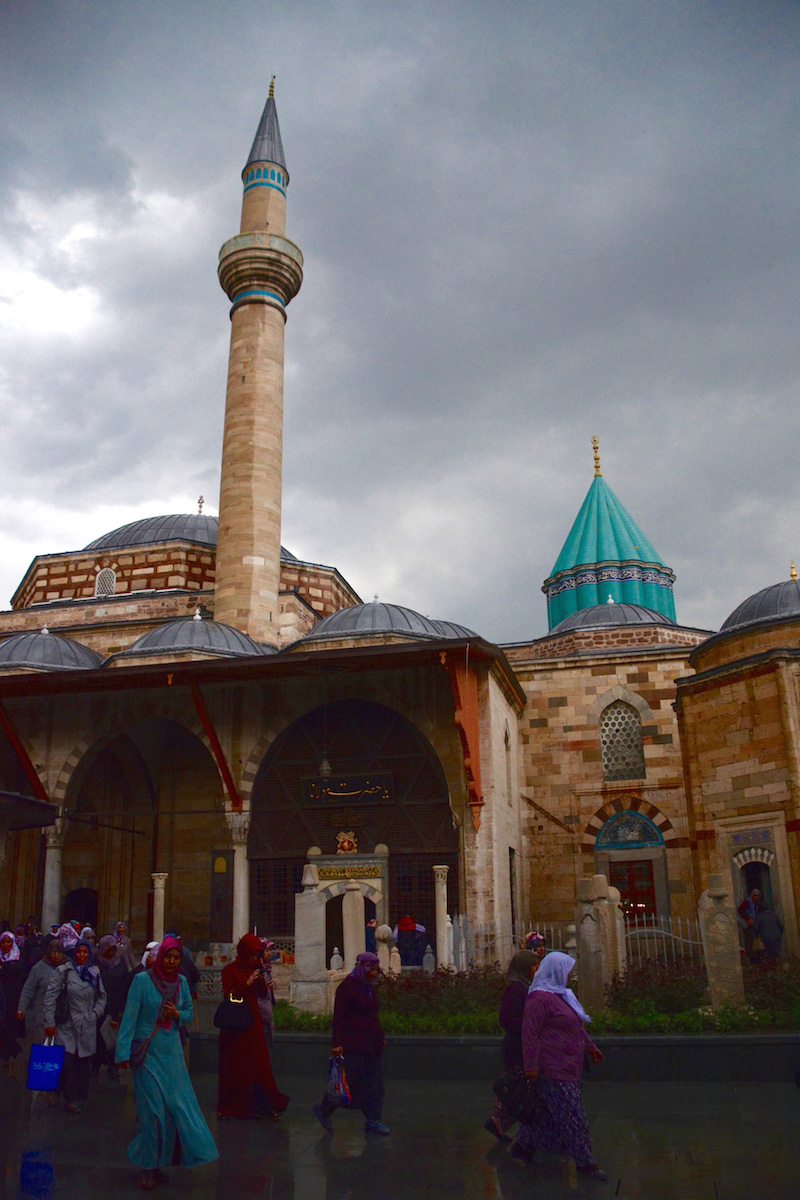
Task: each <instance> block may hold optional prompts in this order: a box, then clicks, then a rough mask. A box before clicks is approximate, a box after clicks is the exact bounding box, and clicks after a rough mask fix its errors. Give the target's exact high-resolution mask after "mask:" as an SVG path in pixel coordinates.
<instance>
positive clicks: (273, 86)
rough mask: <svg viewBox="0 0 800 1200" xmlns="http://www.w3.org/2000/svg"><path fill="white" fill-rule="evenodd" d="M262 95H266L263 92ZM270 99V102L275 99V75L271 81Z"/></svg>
mask: <svg viewBox="0 0 800 1200" xmlns="http://www.w3.org/2000/svg"><path fill="white" fill-rule="evenodd" d="M261 95H262V96H263V95H264V93H263V92H262V93H261ZM269 98H270V100H274V99H275V76H274V75H273V76H272V79H270V81H269Z"/></svg>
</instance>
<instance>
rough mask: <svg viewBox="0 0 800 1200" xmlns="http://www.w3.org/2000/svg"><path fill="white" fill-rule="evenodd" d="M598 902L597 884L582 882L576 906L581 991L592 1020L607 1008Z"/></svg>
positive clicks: (582, 999)
mask: <svg viewBox="0 0 800 1200" xmlns="http://www.w3.org/2000/svg"><path fill="white" fill-rule="evenodd" d="M594 901H595V892H594V880H593V879H579V880H578V894H577V900H576V905H575V938H576V941H577V950H578V965H577V984H578V987H577V991H578V995H579V996H580V999H581V1003H582V1004H583V1006H584V1007H585V1008H586V1010H587V1011H588V1013H589V1015H590V1016H591V1014H592V1011H593V1010H594V1011H597V1009H600V1008H603V1007H604V1006H605V1002H606V997H605V986H604V983H603V974H604V972H603V936H602V931H601V930H600V928H599V924H598V917H597V912H596V910H595V903H594ZM574 974H575V971H573V975H574Z"/></svg>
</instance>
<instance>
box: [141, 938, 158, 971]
mask: <svg viewBox="0 0 800 1200" xmlns="http://www.w3.org/2000/svg"><path fill="white" fill-rule="evenodd" d="M160 945H161V943H160V942H148V943H147V945H146V946H145V949H144V954H143V955H142V966H143V967H144V968H145V970H147V960H148V958H149V957H150V955H151V954H152V955H154V956H155V955H156V953H157V951H158V947H159V946H160Z"/></svg>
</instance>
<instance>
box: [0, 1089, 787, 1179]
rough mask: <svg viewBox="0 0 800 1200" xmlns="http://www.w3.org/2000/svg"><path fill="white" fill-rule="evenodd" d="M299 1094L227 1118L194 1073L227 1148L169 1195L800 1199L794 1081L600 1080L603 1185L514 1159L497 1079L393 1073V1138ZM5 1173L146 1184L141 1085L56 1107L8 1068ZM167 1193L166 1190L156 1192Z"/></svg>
mask: <svg viewBox="0 0 800 1200" xmlns="http://www.w3.org/2000/svg"><path fill="white" fill-rule="evenodd" d="M281 1082H282V1084H283V1085H284V1086H285V1088H286V1090H287V1091H288V1092H289V1093H290V1094H291V1095H292V1104H291V1106H290V1108H289V1110H288V1112H287V1113H286V1114H285V1116H284V1118H283V1120H282V1121H281V1123H280V1124H277V1125H273V1124H271V1123H269V1122H226V1123H223V1124H220V1125H218V1124H217V1122H216V1119H215V1117H214V1116H213V1112H214V1101H215V1090H216V1081H215V1079H214V1077H213V1076H211V1075H198V1076H196V1077H195V1083H196V1086H197V1091H198V1095H199V1098H200V1101H201V1103H202V1105H203V1109H204V1111H205V1113H206V1115H207V1117H208V1119H209V1124H210V1126H211V1129H212V1132H213V1133H214V1135H215V1137H216V1138H217V1143H218V1145H219V1148H220V1153H221V1159H220V1161H219V1162H218V1163H214V1164H212V1165H209V1166H207V1167H203V1168H201V1169H200V1170H197V1171H193V1172H190V1171H183V1170H179V1169H175V1170H174V1171H172V1172H171V1176H172V1178H171V1183H170V1186H169V1189H168V1191H167V1190H165V1189H164V1188H159V1189H158V1193H162V1194H164V1195H169V1196H172V1197H176V1198H177V1197H182V1196H185V1197H190V1196H191V1197H192V1200H206V1198H208V1200H212V1198H213V1200H376V1198H379V1200H416V1198H417V1197H419V1198H430V1200H434V1198H436V1200H462V1198H463V1200H479V1198H480V1200H512V1198H516V1197H519V1198H520V1200H557V1198H560V1200H564V1198H567V1197H576V1196H586V1197H594V1196H597V1197H600V1196H609V1197H611V1196H613V1197H625V1198H628V1200H630V1198H633V1197H641V1198H642V1200H791V1198H792V1197H793V1196H796V1195H798V1194H800V1184H798V1182H797V1180H798V1177H799V1172H798V1167H800V1161H799V1160H800V1150H799V1149H798V1138H797V1132H796V1130H797V1121H798V1115H800V1092H798V1091H797V1089H796V1088H795V1087H794V1086H793V1085H792V1084H786V1083H780V1084H777V1083H776V1084H763V1083H757V1084H719V1083H714V1084H701V1083H680V1084H678V1083H674V1084H664V1083H661V1084H654V1085H652V1086H650V1085H647V1084H641V1083H635V1084H634V1083H596V1082H589V1083H587V1085H586V1091H585V1095H586V1103H587V1110H588V1113H589V1118H590V1124H591V1127H592V1133H593V1137H594V1143H595V1151H596V1154H597V1159H598V1161H599V1163H600V1164H601V1166H603V1167H604V1168H605V1169H606V1170H607V1171H608V1175H609V1182H608V1183H607V1184H600V1183H593V1182H591V1181H588V1180H585V1179H582V1178H581V1177H578V1176H576V1173H575V1169H574V1166H573V1165H572V1164H571V1163H569V1162H567V1161H565V1160H561V1159H558V1158H549V1159H544V1160H543V1161H542V1162H541V1163H539V1164H537V1165H535V1166H532V1167H521V1166H518V1165H517V1164H516V1163H515V1162H514V1161H513V1160H512V1159H510V1158H509V1156H508V1153H507V1150H506V1148H505V1147H504V1146H501V1145H498V1144H497V1143H495V1142H494V1141H493V1139H492V1138H490V1137H489V1135H488V1134H487V1133H486V1132H485V1131H484V1130H483V1128H482V1125H483V1121H484V1120H485V1118H486V1116H487V1114H488V1112H489V1102H490V1092H489V1087H488V1085H487V1086H486V1087H483V1086H481V1085H480V1084H478V1083H436V1082H431V1081H402V1082H400V1081H398V1082H392V1083H391V1084H390V1085H389V1088H388V1091H387V1103H386V1109H385V1113H384V1116H385V1119H386V1122H387V1124H389V1125H390V1126H391V1129H392V1133H391V1136H390V1137H388V1138H367V1137H365V1135H364V1131H363V1122H362V1121H361V1120H360V1119H359V1117H358V1115H357V1114H355V1113H345V1112H341V1113H337V1114H336V1116H335V1118H334V1124H335V1131H334V1133H333V1135H329V1134H326V1133H325V1132H324V1131H323V1130H322V1129H321V1128H320V1126H319V1125H318V1124H317V1122H316V1121H315V1120H314V1118H313V1116H312V1115H311V1104H312V1103H313V1102H314V1100H316V1099H318V1096H319V1092H320V1088H321V1081H320V1084H317V1083H315V1081H313V1080H310V1079H307V1078H297V1079H291V1078H289V1079H283V1080H282V1081H281ZM0 1121H1V1122H2V1124H1V1125H0V1129H1V1132H0V1171H2V1180H3V1185H4V1193H3V1194H4V1195H5V1196H8V1197H14V1198H15V1200H34V1198H35V1200H96V1198H97V1200H99V1198H100V1197H102V1198H103V1200H108V1198H109V1197H114V1198H116V1197H120V1196H125V1195H131V1196H133V1195H135V1194H137V1193H138V1190H139V1189H138V1175H137V1172H136V1171H135V1170H134V1168H133V1167H131V1165H130V1164H129V1163H128V1161H127V1159H126V1156H125V1147H126V1145H127V1144H128V1142H129V1141H130V1140H131V1137H132V1136H133V1133H134V1127H135V1110H134V1105H133V1090H132V1087H131V1085H130V1082H128V1083H127V1084H124V1085H119V1084H115V1083H113V1082H111V1081H108V1080H106V1079H105V1078H101V1079H100V1080H98V1081H95V1082H94V1083H93V1085H92V1092H91V1096H90V1100H89V1103H88V1105H87V1106H86V1109H85V1111H84V1113H83V1114H82V1115H81V1116H68V1115H66V1114H65V1113H63V1112H61V1111H60V1110H54V1109H51V1108H50V1106H49V1105H48V1103H47V1100H46V1098H45V1097H41V1096H39V1095H37V1096H35V1097H34V1096H32V1094H31V1093H29V1092H26V1091H25V1088H24V1087H23V1086H22V1084H21V1083H20V1082H19V1081H18V1080H16V1079H13V1078H5V1077H3V1078H0ZM158 1193H157V1194H158Z"/></svg>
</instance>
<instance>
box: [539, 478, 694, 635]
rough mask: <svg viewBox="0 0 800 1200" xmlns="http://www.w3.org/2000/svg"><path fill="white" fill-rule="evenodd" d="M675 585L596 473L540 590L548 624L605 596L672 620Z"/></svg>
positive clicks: (590, 605)
mask: <svg viewBox="0 0 800 1200" xmlns="http://www.w3.org/2000/svg"><path fill="white" fill-rule="evenodd" d="M674 582H675V575H674V573H673V572H672V571H671V570H670V568H669V567H667V566H665V564H664V563H663V562H662V560H661V558H660V556H659V555H658V554H657V552H656V550H655V549H654V547H653V546H652V545H651V543H650V542H649V541H648V539H647V538H646V537H645V536H644V534H643V533H642V531H641V529H640V528H639V526H638V525H637V524H636V522H635V521H634V519H633V517H632V516H631V515H630V513H629V512H628V511H627V509H626V508H625V507H624V506H623V505H622V504H621V503H620V502H619V500H618V499H617V497H616V496H615V495H614V493H613V492H612V490H611V488H610V487H609V486H608V484H607V483H606V481H605V480H604V479H603V476H602V475H599V474H598V475H596V476H595V478H594V479H593V480H592V485H591V487H590V488H589V491H588V492H587V493H586V499H585V500H584V502H583V504H582V505H581V509H580V512H579V513H578V515H577V517H576V518H575V522H574V524H573V526H572V529H571V530H570V531H569V536H568V537H567V540H566V541H565V542H564V546H563V548H562V550H561V553H560V554H559V556H558V558H557V559H556V563H555V566H554V567H553V570H552V572H551V573H550V577H549V579H546V580H545V582H544V584H543V586H542V591H543V592H544V593H545V595H546V596H547V620H548V626H549V628H550V629H553V628H554V627H555V626H556V625H558V623H559V622H560V621H563V620H564V619H565V618H566V617H569V616H571V615H572V614H573V613H575V612H579V611H580V610H581V609H584V608H592V607H593V606H594V605H596V604H605V603H607V601H608V598H609V596H610V597H611V599H612V600H613V601H614V603H615V604H638V605H642V606H643V607H645V608H649V609H654V610H655V611H656V612H657V613H661V614H662V615H663V616H665V617H668V618H669V620H670V621H674V620H675V600H674V598H673V595H672V585H673V583H674Z"/></svg>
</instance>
